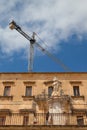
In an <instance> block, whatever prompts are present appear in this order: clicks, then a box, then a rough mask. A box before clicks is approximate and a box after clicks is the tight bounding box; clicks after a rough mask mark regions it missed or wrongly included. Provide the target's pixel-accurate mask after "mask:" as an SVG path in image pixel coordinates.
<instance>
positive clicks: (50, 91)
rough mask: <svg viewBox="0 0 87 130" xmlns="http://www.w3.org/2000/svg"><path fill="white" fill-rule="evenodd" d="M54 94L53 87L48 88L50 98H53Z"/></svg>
mask: <svg viewBox="0 0 87 130" xmlns="http://www.w3.org/2000/svg"><path fill="white" fill-rule="evenodd" d="M52 92H53V87H52V86H50V87H49V88H48V96H49V97H50V96H51V94H52Z"/></svg>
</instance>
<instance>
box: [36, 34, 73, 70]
mask: <svg viewBox="0 0 87 130" xmlns="http://www.w3.org/2000/svg"><path fill="white" fill-rule="evenodd" d="M36 36H37V37H38V38H39V39H40V41H41V42H43V43H44V44H45V42H44V41H43V40H42V39H41V38H40V37H39V36H38V35H37V34H36ZM35 44H36V45H37V46H38V47H39V49H40V50H41V51H42V52H43V53H45V54H46V55H48V56H49V57H50V58H51V59H52V60H54V61H55V62H56V63H57V64H58V65H60V66H61V67H62V68H63V69H64V70H65V71H68V72H71V70H70V69H69V68H68V67H67V66H66V65H65V64H63V63H62V61H61V60H60V59H58V58H57V57H55V56H54V55H53V54H52V53H50V52H49V51H48V50H46V49H45V48H43V47H42V46H41V45H40V44H38V43H37V42H35ZM45 45H46V44H45ZM46 46H47V45H46ZM47 47H48V46H47Z"/></svg>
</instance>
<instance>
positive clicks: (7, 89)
mask: <svg viewBox="0 0 87 130" xmlns="http://www.w3.org/2000/svg"><path fill="white" fill-rule="evenodd" d="M10 91H11V86H5V87H4V93H3V96H10Z"/></svg>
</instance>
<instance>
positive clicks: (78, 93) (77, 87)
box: [73, 86, 80, 96]
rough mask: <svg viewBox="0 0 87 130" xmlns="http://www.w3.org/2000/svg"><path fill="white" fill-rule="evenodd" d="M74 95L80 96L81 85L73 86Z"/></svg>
mask: <svg viewBox="0 0 87 130" xmlns="http://www.w3.org/2000/svg"><path fill="white" fill-rule="evenodd" d="M73 92H74V96H80V92H79V86H73Z"/></svg>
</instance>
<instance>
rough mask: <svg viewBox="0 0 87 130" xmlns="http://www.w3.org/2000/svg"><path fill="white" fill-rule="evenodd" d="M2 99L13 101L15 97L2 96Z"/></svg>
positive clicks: (0, 97)
mask: <svg viewBox="0 0 87 130" xmlns="http://www.w3.org/2000/svg"><path fill="white" fill-rule="evenodd" d="M0 99H2V100H12V99H13V96H12V95H11V96H1V95H0Z"/></svg>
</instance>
